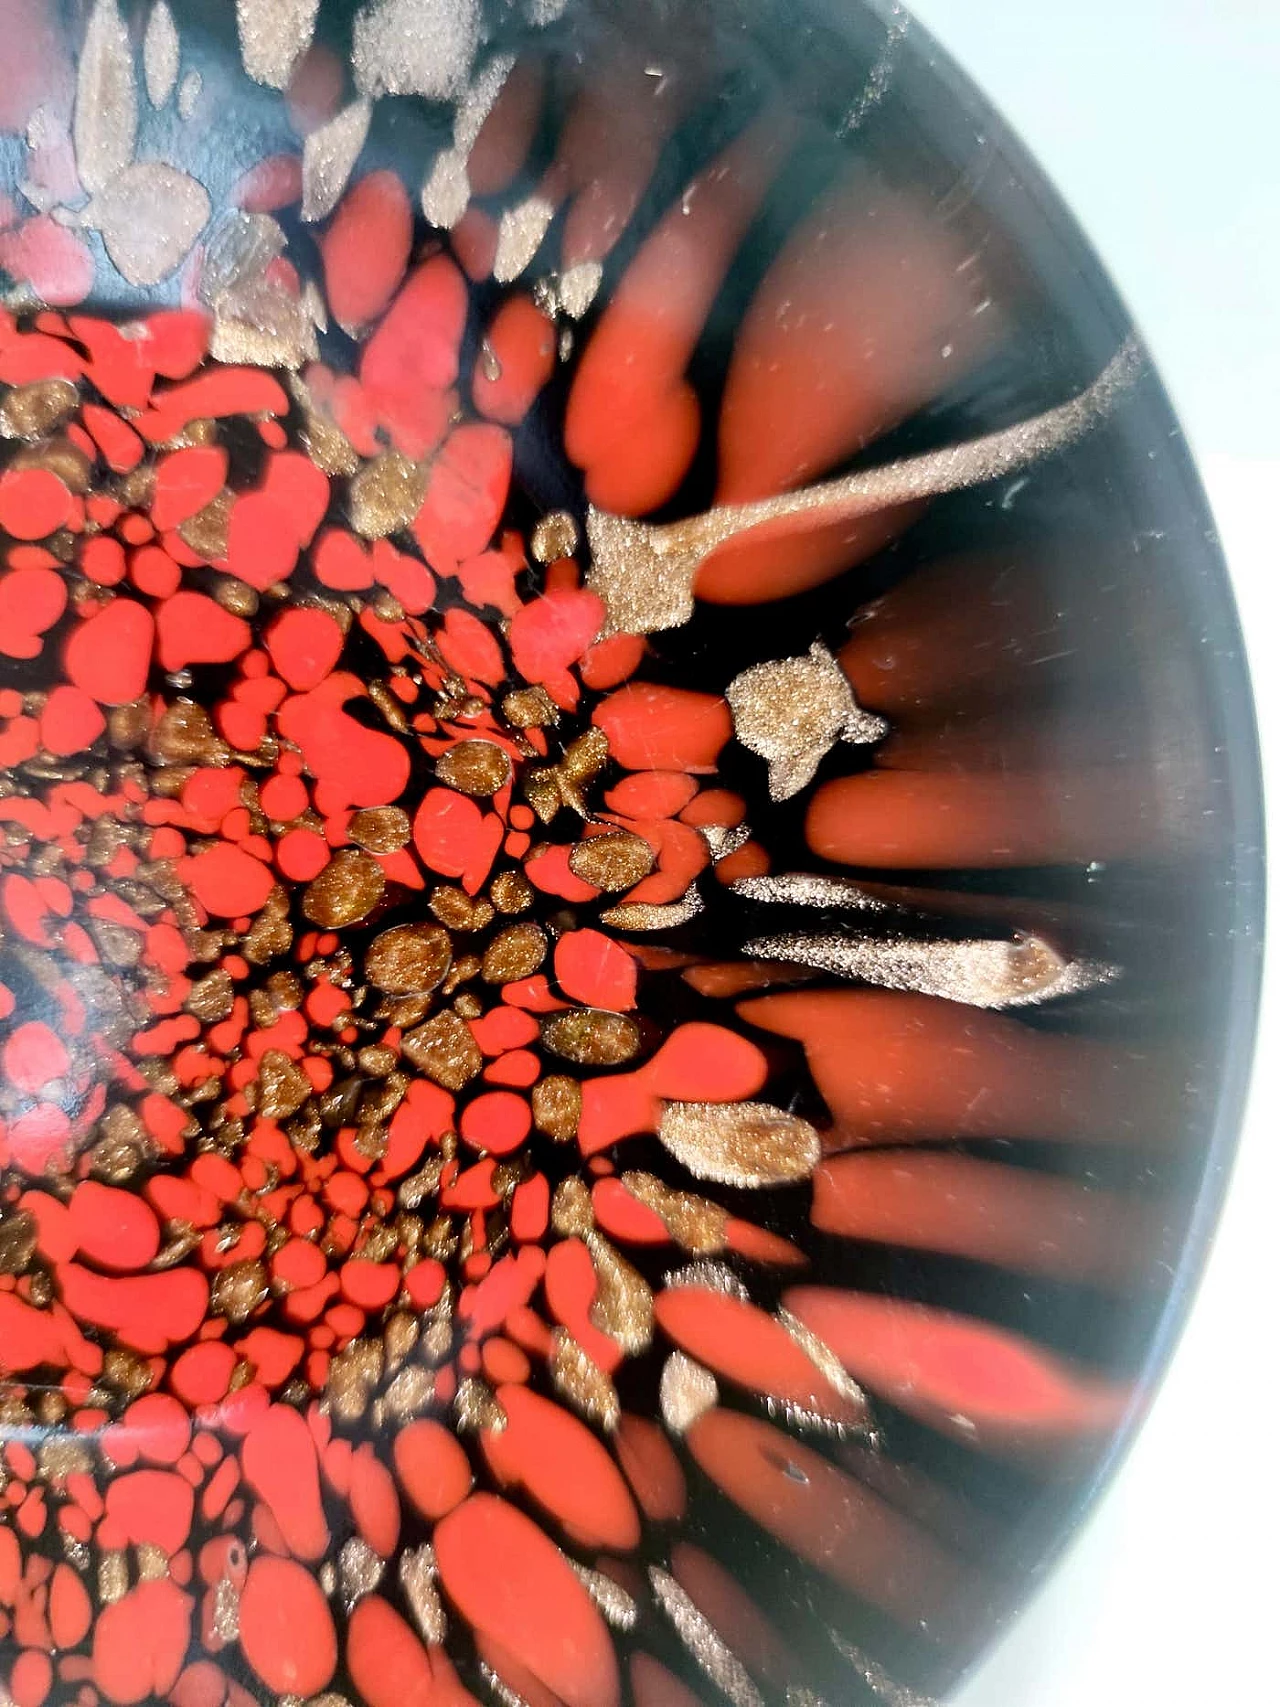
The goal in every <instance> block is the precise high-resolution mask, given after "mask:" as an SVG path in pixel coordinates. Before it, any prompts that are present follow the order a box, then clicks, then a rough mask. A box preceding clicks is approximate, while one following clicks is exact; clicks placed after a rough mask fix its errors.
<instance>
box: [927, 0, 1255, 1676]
mask: <svg viewBox="0 0 1280 1707" xmlns="http://www.w3.org/2000/svg"><path fill="white" fill-rule="evenodd" d="M912 10H913V11H914V13H915V15H916V17H917V18H919V19H920V21H921V22H922V23H924V24H925V25H926V27H927V28H929V29H931V30H932V31H933V33H934V34H935V35H936V36H937V37H938V39H939V40H940V41H941V42H942V43H943V44H944V46H946V47H947V48H948V50H949V51H950V52H951V53H952V54H953V55H954V57H955V58H956V59H957V60H959V62H960V63H961V64H962V65H963V66H964V67H965V69H966V70H967V71H968V72H969V73H970V75H971V76H973V77H974V78H975V79H976V81H977V82H978V84H979V85H980V86H981V87H982V88H983V89H984V90H985V91H986V93H987V94H988V95H989V96H990V97H991V98H992V100H993V101H994V102H995V105H996V106H997V107H998V108H999V109H1000V111H1001V112H1002V113H1003V114H1004V116H1005V117H1006V119H1008V120H1009V121H1010V123H1012V124H1013V126H1014V127H1015V128H1016V129H1017V130H1019V131H1020V132H1021V134H1022V137H1023V139H1024V140H1025V141H1026V142H1027V144H1028V145H1029V146H1030V148H1031V150H1032V152H1033V153H1034V154H1035V155H1036V156H1037V157H1038V158H1039V160H1040V162H1041V164H1042V165H1043V166H1044V168H1045V169H1046V170H1047V172H1048V174H1049V176H1050V177H1051V178H1052V180H1053V181H1054V183H1055V184H1056V185H1057V187H1058V189H1059V190H1060V191H1061V193H1062V194H1063V195H1064V196H1065V198H1066V200H1067V201H1068V203H1069V204H1070V205H1071V207H1072V208H1073V209H1074V211H1075V213H1076V215H1077V217H1078V218H1079V219H1080V220H1081V222H1082V224H1083V225H1084V227H1085V229H1086V231H1087V232H1088V233H1089V235H1090V237H1091V238H1092V240H1093V242H1094V244H1095V245H1096V246H1097V248H1098V250H1099V251H1100V253H1101V255H1102V258H1103V260H1104V262H1105V263H1106V265H1107V266H1108V268H1109V269H1110V271H1111V274H1112V277H1113V278H1114V279H1115V281H1116V283H1117V284H1118V286H1119V288H1120V290H1121V292H1122V294H1123V295H1124V296H1125V297H1126V299H1127V300H1128V303H1129V306H1130V308H1131V309H1132V311H1133V314H1134V316H1135V318H1136V320H1137V322H1138V325H1139V327H1140V328H1141V330H1142V332H1143V333H1144V335H1145V337H1146V340H1147V342H1148V344H1149V346H1150V347H1151V349H1152V352H1153V354H1154V356H1155V360H1156V364H1157V366H1158V367H1159V369H1160V371H1161V374H1162V376H1163V378H1164V380H1165V383H1166V384H1167V385H1168V387H1169V390H1170V392H1171V394H1172V397H1173V401H1174V405H1175V407H1176V408H1177V410H1178V412H1179V415H1180V417H1181V420H1182V423H1183V425H1184V427H1185V429H1186V432H1187V435H1188V438H1189V439H1190V442H1191V447H1192V450H1193V452H1194V453H1195V455H1196V457H1197V460H1198V462H1199V466H1200V471H1201V474H1202V476H1203V478H1204V481H1205V484H1206V487H1207V489H1208V492H1209V497H1210V501H1211V503H1212V505H1213V508H1214V512H1215V515H1216V518H1217V522H1218V527H1219V531H1220V533H1221V536H1222V540H1223V543H1224V546H1225V548H1226V552H1227V557H1228V561H1229V563H1230V566H1231V573H1232V578H1233V582H1234V586H1235V592H1236V598H1237V602H1238V604H1239V608H1240V612H1241V618H1242V621H1243V624H1244V629H1245V637H1246V641H1247V644H1248V646H1249V648H1250V653H1251V663H1252V668H1253V673H1254V687H1255V694H1256V698H1257V702H1258V713H1259V719H1260V722H1261V727H1262V738H1263V750H1264V765H1266V766H1267V768H1268V771H1269V779H1270V792H1271V795H1272V801H1273V805H1274V802H1275V800H1276V799H1277V798H1278V797H1280V660H1277V658H1276V656H1275V654H1274V652H1273V651H1272V648H1273V646H1274V645H1275V642H1276V635H1275V626H1276V617H1277V615H1278V614H1280V594H1278V593H1277V581H1278V580H1280V307H1278V305H1280V0H1066V3H1053V0H913V5H912ZM1278 818H1280V814H1277V813H1276V812H1275V811H1273V812H1272V814H1271V841H1272V845H1273V846H1280V822H1278V821H1277V820H1278ZM1278 889H1280V885H1277V884H1276V883H1274V882H1273V883H1272V885H1271V898H1272V917H1273V919H1277V920H1280V905H1277V903H1278V902H1280V894H1278V893H1277V890H1278ZM1277 934H1280V931H1278V932H1277ZM1269 958H1270V962H1271V964H1270V966H1269V974H1268V981H1269V986H1270V988H1269V996H1268V998H1267V999H1266V1000H1265V1001H1264V1013H1263V1031H1262V1038H1261V1042H1260V1048H1259V1058H1258V1064H1257V1068H1256V1071H1255V1076H1254V1085H1253V1091H1252V1096H1251V1100H1250V1108H1249V1114H1248V1117H1247V1122H1246V1128H1245V1133H1244V1138H1243V1142H1242V1146H1241V1150H1240V1153H1239V1158H1238V1161H1237V1164H1236V1168H1235V1173H1234V1177H1233V1181H1232V1186H1231V1192H1230V1196H1229V1198H1228V1203H1227V1210H1226V1214H1225V1216H1224V1219H1223V1221H1222V1223H1221V1226H1220V1229H1219V1233H1218V1237H1217V1240H1216V1243H1215V1247H1214V1251H1213V1255H1212V1257H1211V1261H1210V1265H1209V1268H1208V1271H1207V1273H1206V1277H1205V1281H1204V1284H1203V1287H1202V1289H1201V1292H1200V1295H1199V1298H1198V1300H1197V1302H1196V1306H1195V1309H1194V1312H1193V1314H1192V1318H1191V1322H1190V1325H1189V1327H1188V1329H1187V1332H1186V1334H1185V1336H1184V1338H1183V1341H1182V1344H1181V1346H1180V1347H1179V1350H1178V1352H1177V1354H1176V1356H1175V1359H1174V1363H1173V1365H1172V1368H1171V1371H1170V1374H1169V1377H1168V1379H1167V1381H1166V1383H1165V1386H1164V1388H1163V1390H1162V1391H1161V1393H1160V1396H1159V1398H1158V1399H1157V1401H1156V1404H1155V1407H1154V1409H1153V1411H1152V1413H1151V1416H1150V1418H1149V1420H1148V1422H1147V1425H1146V1427H1145V1429H1144V1430H1143V1432H1142V1434H1141V1435H1140V1437H1139V1439H1138V1442H1137V1444H1136V1446H1135V1447H1134V1449H1133V1452H1132V1454H1131V1456H1130V1458H1129V1460H1128V1462H1127V1463H1126V1464H1125V1465H1124V1467H1123V1469H1122V1470H1121V1473H1120V1475H1119V1477H1118V1479H1117V1480H1116V1482H1115V1483H1114V1484H1113V1486H1112V1487H1111V1488H1110V1490H1109V1491H1108V1493H1107V1494H1106V1495H1105V1497H1104V1499H1103V1501H1102V1502H1101V1504H1100V1505H1099V1507H1098V1509H1097V1510H1096V1511H1095V1513H1094V1515H1093V1516H1092V1518H1091V1519H1090V1521H1089V1522H1088V1524H1087V1525H1086V1527H1085V1528H1084V1530H1083V1531H1082V1533H1081V1534H1080V1536H1079V1538H1078V1539H1077V1541H1076V1542H1075V1543H1074V1545H1073V1547H1072V1549H1071V1551H1070V1552H1069V1554H1068V1555H1067V1557H1066V1559H1065V1560H1064V1562H1063V1564H1062V1565H1061V1566H1060V1568H1059V1569H1058V1571H1057V1573H1056V1575H1055V1576H1054V1577H1053V1578H1052V1579H1051V1581H1050V1583H1049V1585H1048V1587H1047V1588H1046V1589H1045V1590H1044V1591H1043V1592H1042V1594H1041V1595H1040V1596H1039V1598H1038V1599H1037V1600H1036V1601H1035V1602H1034V1603H1033V1604H1032V1606H1031V1607H1030V1609H1029V1610H1028V1612H1027V1613H1026V1615H1025V1616H1024V1617H1023V1619H1022V1620H1021V1622H1020V1623H1019V1624H1018V1625H1016V1626H1015V1628H1014V1630H1013V1632H1012V1633H1011V1635H1010V1636H1008V1637H1007V1638H1006V1640H1005V1642H1004V1643H1003V1644H1002V1646H1001V1647H999V1648H998V1649H997V1650H996V1652H995V1653H994V1654H992V1655H991V1656H990V1657H989V1659H988V1660H987V1661H986V1663H985V1664H984V1665H983V1666H982V1667H981V1668H980V1669H979V1670H978V1672H977V1673H976V1674H975V1675H974V1676H973V1677H972V1678H971V1679H970V1681H969V1683H968V1685H967V1686H966V1687H965V1688H964V1689H963V1690H962V1691H961V1692H960V1694H959V1695H958V1696H957V1697H956V1700H955V1707H1192V1704H1193V1703H1194V1704H1195V1707H1210V1704H1211V1707H1254V1704H1255V1703H1257V1704H1261V1703H1264V1702H1269V1701H1280V1661H1278V1660H1277V1659H1276V1657H1275V1634H1274V1629H1275V1623H1276V1617H1277V1609H1276V1603H1277V1591H1278V1590H1280V1567H1278V1566H1277V1557H1276V1556H1277V1544H1278V1542H1280V1497H1278V1495H1277V1489H1278V1488H1280V1451H1278V1446H1280V1441H1278V1440H1277V1435H1278V1433H1280V1412H1278V1410H1277V1406H1276V1398H1277V1396H1278V1395H1280V1380H1278V1378H1277V1375H1276V1373H1275V1372H1276V1369H1277V1366H1278V1365H1280V1332H1277V1314H1278V1308H1277V1306H1278V1304H1280V1284H1278V1281H1277V1273H1276V1250H1277V1245H1278V1244H1280V1240H1278V1238H1277V1230H1278V1227H1280V1167H1278V1166H1277V1154H1278V1153H1280V1121H1277V1117H1276V1110H1277V1107H1280V971H1278V970H1277V955H1276V954H1275V953H1273V954H1272V955H1271V956H1270V957H1269Z"/></svg>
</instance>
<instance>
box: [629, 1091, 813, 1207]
mask: <svg viewBox="0 0 1280 1707" xmlns="http://www.w3.org/2000/svg"><path fill="white" fill-rule="evenodd" d="M658 1136H659V1137H660V1138H661V1140H662V1142H663V1144H664V1145H665V1146H666V1148H667V1149H668V1150H669V1151H670V1152H671V1154H672V1155H673V1156H674V1157H675V1158H676V1160H677V1161H678V1162H681V1163H683V1165H684V1166H685V1167H686V1168H688V1170H689V1172H690V1173H691V1174H692V1175H693V1176H694V1178H695V1179H706V1180H715V1181H717V1182H718V1183H719V1184H721V1185H736V1186H744V1187H748V1188H759V1187H761V1186H769V1185H787V1184H790V1183H792V1182H793V1181H795V1180H802V1179H808V1177H809V1175H810V1174H811V1173H812V1172H813V1170H814V1168H815V1167H817V1165H818V1162H819V1160H820V1158H821V1155H822V1145H821V1141H820V1140H819V1138H818V1134H817V1132H815V1130H814V1129H813V1127H812V1126H810V1125H809V1123H808V1121H807V1120H801V1119H800V1118H799V1116H798V1115H794V1114H787V1113H786V1112H785V1110H783V1109H780V1108H773V1107H771V1106H770V1105H769V1104H768V1103H761V1102H736V1103H721V1102H672V1103H668V1104H667V1106H666V1109H665V1110H664V1112H663V1116H662V1124H661V1126H660V1128H659V1131H658Z"/></svg>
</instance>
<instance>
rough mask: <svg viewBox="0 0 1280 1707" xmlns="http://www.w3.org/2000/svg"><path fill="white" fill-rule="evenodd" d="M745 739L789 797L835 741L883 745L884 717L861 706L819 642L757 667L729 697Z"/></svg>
mask: <svg viewBox="0 0 1280 1707" xmlns="http://www.w3.org/2000/svg"><path fill="white" fill-rule="evenodd" d="M725 697H726V699H727V700H728V701H729V709H730V710H731V711H732V713H733V726H734V732H735V733H736V735H737V737H738V739H739V741H741V743H742V745H743V746H744V747H746V748H747V749H748V750H749V751H750V752H753V753H755V754H757V755H758V756H759V757H760V758H762V759H764V760H765V761H766V762H767V764H768V766H769V793H770V795H771V796H772V797H773V799H774V800H789V799H790V798H791V796H792V795H793V794H798V793H799V792H800V790H801V789H802V788H803V787H804V786H805V784H806V783H808V782H810V781H811V780H812V778H813V775H814V772H815V771H816V770H817V768H818V766H819V765H820V764H821V763H822V760H823V759H824V758H825V757H826V754H827V753H828V751H829V750H830V748H831V747H832V746H833V745H834V743H835V742H836V741H837V740H845V741H855V742H866V741H878V740H880V738H881V737H882V736H883V735H884V734H885V733H886V732H887V730H888V724H887V723H886V722H885V721H884V719H883V718H882V717H875V716H872V715H871V714H870V713H868V712H865V711H863V710H862V709H861V707H860V706H859V705H858V704H857V702H856V701H855V699H854V697H853V689H852V688H851V687H850V685H849V681H848V678H847V677H846V675H845V673H844V671H843V670H842V669H841V668H840V666H839V664H837V663H836V661H835V659H834V658H833V657H832V656H831V654H830V652H828V651H827V649H826V647H825V646H824V645H822V643H821V641H815V642H814V643H813V645H812V646H811V647H810V648H809V655H808V657H807V658H783V659H779V660H776V661H775V662H772V663H767V664H756V665H753V667H752V668H751V669H749V670H744V671H743V672H742V674H741V675H739V676H736V677H735V678H734V680H733V681H732V682H730V683H729V686H728V689H727V690H726V693H725Z"/></svg>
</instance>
